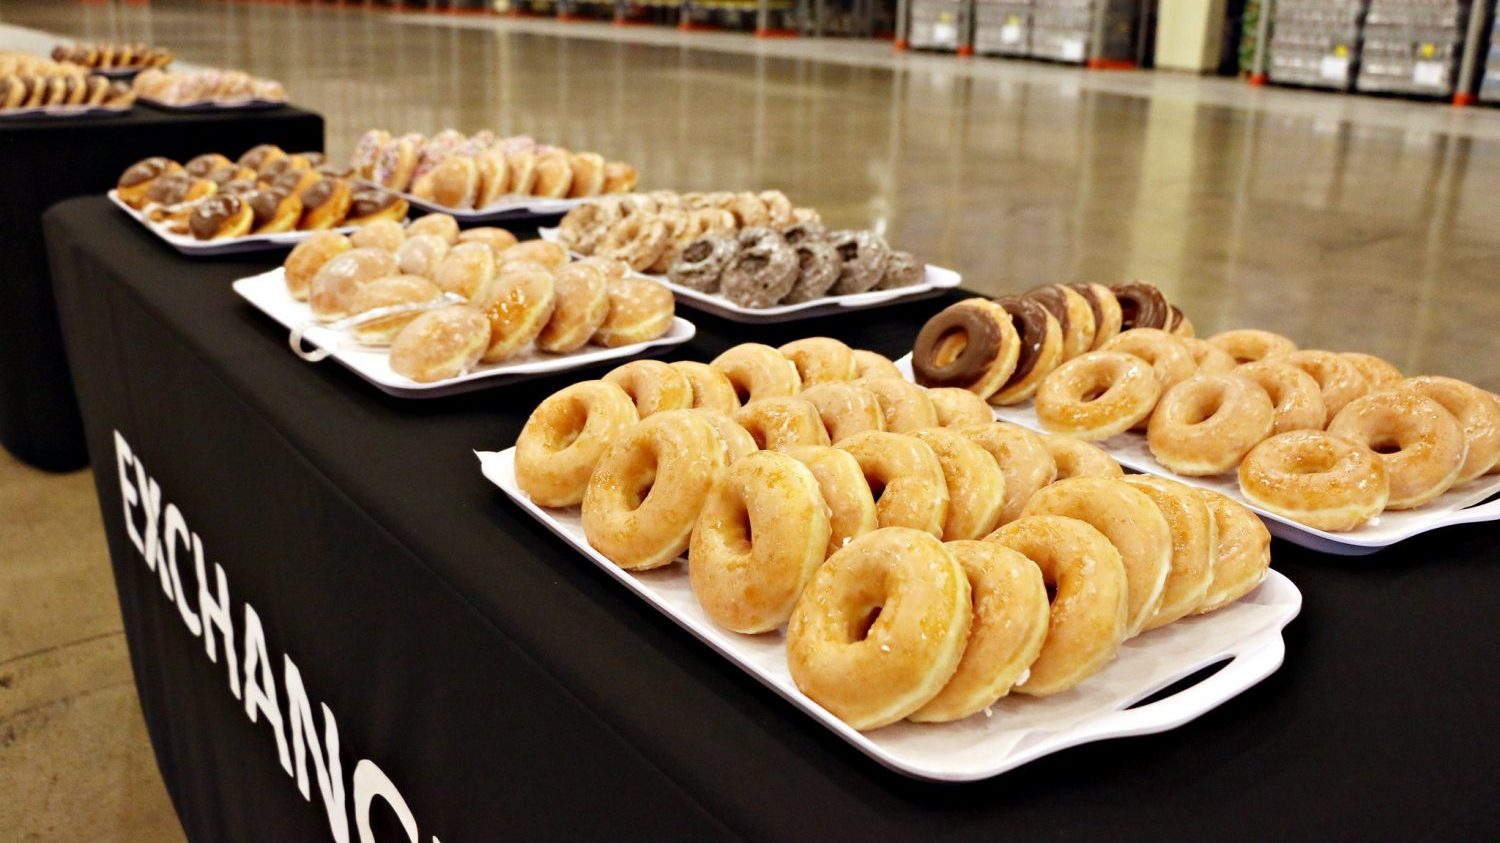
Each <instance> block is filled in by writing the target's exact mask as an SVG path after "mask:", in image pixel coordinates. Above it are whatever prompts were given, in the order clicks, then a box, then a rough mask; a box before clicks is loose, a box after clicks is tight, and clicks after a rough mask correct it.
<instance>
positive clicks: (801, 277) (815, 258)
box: [781, 229, 844, 304]
mask: <svg viewBox="0 0 1500 843" xmlns="http://www.w3.org/2000/svg"><path fill="white" fill-rule="evenodd" d="M789 230H790V229H789ZM793 248H794V249H795V250H796V252H797V264H798V267H799V271H798V274H797V281H796V283H794V284H793V285H792V291H791V292H790V293H787V294H786V298H784V299H782V300H781V303H782V304H798V303H800V302H805V301H812V300H813V299H818V298H822V297H823V296H826V295H828V289H829V288H830V287H832V286H833V282H835V281H837V280H839V270H841V269H843V268H844V259H843V258H841V257H839V252H838V249H835V248H833V246H832V245H831V244H829V243H825V242H823V241H822V240H803V241H802V242H801V243H798V244H797V245H796V246H794V247H793Z"/></svg>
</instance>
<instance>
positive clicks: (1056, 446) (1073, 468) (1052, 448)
mask: <svg viewBox="0 0 1500 843" xmlns="http://www.w3.org/2000/svg"><path fill="white" fill-rule="evenodd" d="M1042 444H1044V445H1046V446H1047V453H1048V454H1050V455H1051V456H1052V461H1053V462H1054V463H1056V464H1057V479H1058V480H1066V479H1068V478H1069V477H1123V476H1124V475H1125V469H1123V468H1121V467H1120V464H1119V463H1118V462H1115V458H1114V457H1112V456H1110V455H1109V454H1107V453H1105V452H1104V449H1102V448H1100V447H1099V446H1097V445H1090V444H1089V443H1087V442H1084V441H1083V440H1081V439H1074V438H1073V437H1071V436H1058V435H1055V434H1048V435H1046V436H1043V437H1042Z"/></svg>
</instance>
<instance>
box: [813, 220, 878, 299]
mask: <svg viewBox="0 0 1500 843" xmlns="http://www.w3.org/2000/svg"><path fill="white" fill-rule="evenodd" d="M828 241H829V242H830V243H832V244H833V247H834V248H835V249H838V251H839V257H840V258H843V260H844V267H843V269H841V270H840V271H839V279H838V280H837V281H835V282H834V283H833V294H834V295H836V296H842V295H848V294H850V293H863V292H865V291H866V290H869V289H871V288H873V287H874V286H875V285H876V284H879V283H880V279H881V277H882V276H883V275H884V274H885V262H886V259H887V257H888V256H889V254H890V247H889V246H887V245H886V244H885V241H884V240H882V239H881V238H880V235H878V234H876V233H875V232H873V231H839V232H835V233H833V234H830V235H829V236H828Z"/></svg>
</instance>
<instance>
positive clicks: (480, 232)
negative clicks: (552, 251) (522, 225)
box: [458, 226, 566, 266]
mask: <svg viewBox="0 0 1500 843" xmlns="http://www.w3.org/2000/svg"><path fill="white" fill-rule="evenodd" d="M458 242H460V243H483V244H485V245H486V246H489V247H490V248H491V249H494V250H495V254H496V255H497V256H498V255H499V254H500V253H501V252H505V251H508V250H510V249H511V247H513V246H516V245H517V243H518V241H517V240H516V235H514V234H511V233H510V232H509V231H506V230H505V229H503V228H495V227H494V226H480V227H478V228H470V229H466V230H464V231H462V232H459V235H458ZM554 245H555V244H554ZM564 263H566V261H564ZM559 266H561V264H559Z"/></svg>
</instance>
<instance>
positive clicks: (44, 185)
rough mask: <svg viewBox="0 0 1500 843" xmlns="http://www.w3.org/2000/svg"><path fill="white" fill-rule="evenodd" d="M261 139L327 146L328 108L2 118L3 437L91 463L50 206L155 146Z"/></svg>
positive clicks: (21, 454)
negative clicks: (50, 242)
mask: <svg viewBox="0 0 1500 843" xmlns="http://www.w3.org/2000/svg"><path fill="white" fill-rule="evenodd" d="M257 143H276V144H280V145H282V146H284V147H286V148H287V149H289V150H294V151H303V150H315V149H316V150H321V149H322V148H323V118H322V117H320V116H318V115H317V114H312V113H309V112H306V111H302V110H300V109H297V108H292V107H290V106H288V107H282V108H274V109H269V110H263V111H238V112H235V111H221V112H195V113H181V112H168V111H162V110H159V109H155V108H150V107H148V106H144V105H139V106H136V107H135V108H134V109H132V110H131V111H129V112H127V113H125V114H122V115H119V116H111V117H81V118H69V119H38V118H31V119H25V120H0V162H3V163H4V167H5V173H4V176H3V178H0V283H3V284H4V287H5V293H6V302H7V304H6V306H5V307H4V308H0V444H3V445H4V446H5V448H6V449H7V450H9V451H10V452H11V453H12V454H14V455H15V456H17V457H18V458H20V459H22V460H24V461H26V462H28V463H31V464H32V465H35V466H37V467H39V468H45V469H49V470H53V471H67V470H71V469H75V468H79V467H81V466H83V465H85V464H86V463H87V462H88V454H87V453H86V452H85V450H84V441H83V427H82V425H81V423H80V422H79V419H78V405H77V403H76V402H75V401H74V399H73V384H72V380H71V378H70V376H69V374H68V368H67V365H66V364H65V362H64V360H63V346H62V337H61V336H59V334H58V332H57V308H56V306H55V305H54V304H53V300H52V284H51V281H50V280H49V278H48V274H47V254H46V250H45V248H44V246H43V244H42V212H43V211H45V210H46V209H47V208H48V207H49V206H50V205H52V204H53V203H55V202H58V201H61V200H63V199H68V198H70V197H74V196H84V195H88V194H96V193H103V192H105V191H106V190H108V189H109V188H111V187H114V185H115V180H116V179H118V178H119V177H120V173H121V172H122V171H124V169H125V168H126V167H129V166H130V165H131V164H133V163H135V162H136V161H139V160H140V159H142V158H146V157H149V156H152V155H166V156H168V157H171V158H176V159H177V160H179V161H185V160H187V159H188V158H191V157H193V156H195V155H198V154H200V153H203V152H222V153H224V154H226V155H231V156H237V155H239V154H240V153H241V152H243V151H245V150H246V149H249V148H250V147H251V146H254V145H255V144H257Z"/></svg>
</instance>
